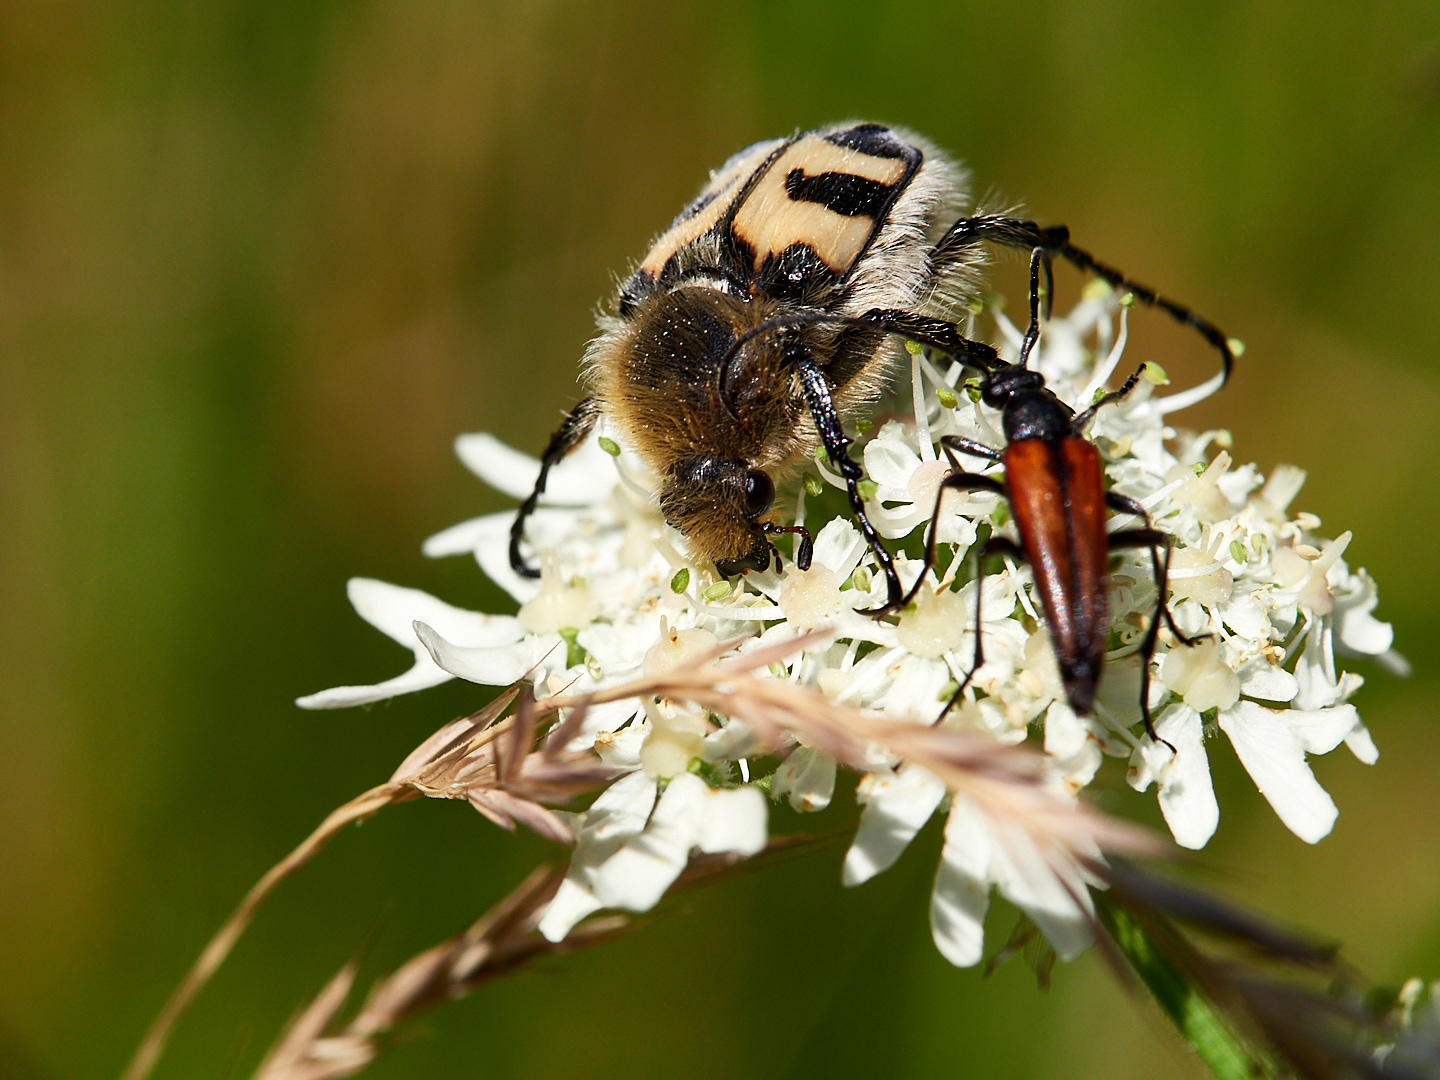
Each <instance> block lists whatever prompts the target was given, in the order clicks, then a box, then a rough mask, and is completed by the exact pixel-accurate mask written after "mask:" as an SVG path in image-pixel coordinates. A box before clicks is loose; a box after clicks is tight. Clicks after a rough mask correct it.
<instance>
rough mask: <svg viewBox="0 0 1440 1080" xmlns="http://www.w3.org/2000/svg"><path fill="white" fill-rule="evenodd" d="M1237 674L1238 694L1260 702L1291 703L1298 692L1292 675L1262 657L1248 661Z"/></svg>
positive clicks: (1297, 686)
mask: <svg viewBox="0 0 1440 1080" xmlns="http://www.w3.org/2000/svg"><path fill="white" fill-rule="evenodd" d="M1237 674H1238V675H1239V676H1240V692H1241V693H1242V694H1244V695H1245V696H1246V697H1252V698H1259V699H1260V700H1261V701H1293V700H1294V699H1295V695H1296V694H1297V693H1298V692H1299V690H1300V684H1299V683H1298V682H1297V681H1296V680H1295V676H1294V675H1291V674H1290V672H1288V671H1286V670H1285V669H1284V668H1282V667H1277V666H1276V665H1275V664H1272V663H1270V661H1269V660H1267V659H1265V658H1264V657H1263V656H1262V657H1258V658H1257V659H1255V660H1252V661H1250V663H1248V664H1246V665H1245V666H1244V667H1242V668H1241V669H1240V670H1239V672H1237Z"/></svg>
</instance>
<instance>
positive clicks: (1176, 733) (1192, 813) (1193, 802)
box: [1127, 703, 1220, 851]
mask: <svg viewBox="0 0 1440 1080" xmlns="http://www.w3.org/2000/svg"><path fill="white" fill-rule="evenodd" d="M1155 734H1157V735H1158V736H1160V738H1161V739H1163V740H1164V742H1168V743H1170V745H1171V746H1174V747H1175V752H1174V753H1173V754H1172V753H1171V752H1170V747H1168V746H1166V745H1165V744H1164V742H1155V741H1152V740H1150V739H1146V740H1144V741H1143V742H1142V743H1140V745H1139V746H1137V747H1136V748H1135V752H1134V753H1133V754H1132V755H1131V758H1130V774H1129V776H1128V778H1127V779H1128V780H1129V782H1130V786H1131V787H1133V788H1134V789H1135V790H1136V791H1144V790H1145V789H1146V788H1147V787H1149V786H1150V783H1151V781H1158V783H1159V786H1160V812H1161V813H1162V814H1164V815H1165V824H1166V825H1168V826H1170V832H1171V834H1172V835H1173V836H1174V837H1175V842H1176V843H1177V844H1179V845H1180V846H1181V847H1185V848H1190V849H1191V850H1192V851H1198V850H1199V849H1200V848H1202V847H1204V846H1205V845H1206V843H1208V842H1209V840H1210V837H1212V836H1214V835H1215V829H1216V827H1217V826H1218V825H1219V824H1220V804H1219V803H1217V802H1216V801H1215V787H1214V785H1213V784H1212V783H1211V780H1210V761H1209V758H1207V757H1206V755H1205V744H1204V730H1203V726H1202V724H1201V721H1200V714H1199V713H1198V712H1196V711H1195V710H1194V709H1193V708H1191V707H1190V706H1189V705H1186V704H1184V703H1180V704H1176V705H1171V706H1170V707H1168V708H1167V709H1166V710H1165V711H1164V712H1163V713H1161V714H1160V718H1159V719H1158V720H1157V721H1156V723H1155Z"/></svg>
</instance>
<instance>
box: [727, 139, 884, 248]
mask: <svg viewBox="0 0 1440 1080" xmlns="http://www.w3.org/2000/svg"><path fill="white" fill-rule="evenodd" d="M908 168H909V164H908V163H907V162H906V161H905V160H904V159H903V158H882V157H874V156H872V155H870V154H864V153H861V152H860V151H858V150H850V149H846V148H845V147H843V146H836V145H835V144H834V143H832V142H829V141H828V140H826V139H822V138H820V137H819V136H817V135H806V136H804V137H803V138H801V139H798V140H796V141H795V142H794V143H793V144H791V145H790V146H788V147H786V149H785V151H784V153H782V154H781V155H780V156H779V157H778V158H776V160H775V161H774V163H773V164H771V165H770V167H769V168H768V169H766V170H765V175H764V176H762V177H761V178H760V179H759V180H758V181H756V183H755V186H754V187H753V188H751V189H750V193H749V194H748V195H746V196H745V201H744V202H743V203H741V204H740V208H739V209H738V210H737V211H736V212H735V223H734V231H735V235H736V236H737V237H739V238H740V239H741V240H743V241H745V242H746V243H747V244H749V245H750V246H751V247H752V248H753V249H754V251H755V269H756V270H757V271H758V270H759V269H760V267H761V266H762V265H763V264H764V262H765V260H766V259H767V258H768V257H769V256H771V255H778V254H779V253H780V252H782V251H784V250H785V249H786V248H788V247H790V246H791V245H792V244H804V245H806V246H807V247H809V248H810V249H811V250H812V251H814V252H815V254H816V256H817V257H818V258H819V259H820V260H821V261H822V262H823V263H824V264H825V265H826V266H828V267H829V268H830V269H831V271H833V272H834V273H835V274H836V275H837V276H841V275H844V274H845V273H846V272H847V271H848V270H849V269H850V267H851V266H853V265H854V264H855V260H856V259H858V258H859V257H860V254H861V252H863V251H864V250H865V245H866V244H867V243H869V241H870V236H871V234H872V233H874V231H875V225H876V222H875V219H874V218H873V217H870V216H868V215H865V214H856V215H854V216H848V215H846V214H837V213H835V211H833V210H828V209H826V208H825V207H824V206H822V205H821V204H819V203H813V202H800V201H797V200H795V199H792V198H791V197H790V194H789V192H787V191H786V190H785V178H786V177H787V176H788V175H789V174H790V172H791V171H793V170H795V169H799V170H800V171H801V172H802V173H804V174H805V175H806V176H819V175H820V174H822V173H827V172H836V173H849V174H850V175H852V176H859V177H863V178H864V179H866V180H873V181H875V182H876V183H880V184H886V185H894V184H898V183H899V182H900V181H901V180H903V179H904V177H905V172H906V170H907V169H908Z"/></svg>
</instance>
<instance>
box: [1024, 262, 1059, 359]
mask: <svg viewBox="0 0 1440 1080" xmlns="http://www.w3.org/2000/svg"><path fill="white" fill-rule="evenodd" d="M1041 264H1044V267H1045V280H1046V283H1047V286H1046V302H1045V317H1046V318H1047V319H1048V318H1049V317H1050V301H1049V296H1050V294H1051V293H1053V292H1054V291H1055V288H1054V285H1053V284H1050V281H1051V273H1050V262H1049V260H1048V259H1047V258H1046V257H1045V249H1044V248H1043V247H1037V248H1034V249H1033V250H1032V251H1031V252H1030V325H1029V326H1027V327H1026V328H1025V340H1024V341H1022V342H1021V343H1020V360H1019V364H1020V366H1021V367H1029V366H1030V353H1031V351H1032V350H1033V349H1034V348H1035V343H1036V342H1037V341H1039V340H1040V267H1041Z"/></svg>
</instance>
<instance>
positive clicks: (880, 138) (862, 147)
mask: <svg viewBox="0 0 1440 1080" xmlns="http://www.w3.org/2000/svg"><path fill="white" fill-rule="evenodd" d="M825 140H826V142H832V143H834V144H835V145H836V146H843V147H845V149H847V150H858V151H859V152H860V153H862V154H869V155H870V156H871V157H878V158H913V159H914V162H915V164H919V160H920V151H919V150H917V149H916V148H915V147H913V146H910V145H908V144H906V143H903V142H901V141H900V140H899V139H897V138H896V137H895V133H894V132H893V131H891V130H890V129H889V128H887V127H883V126H881V125H880V124H857V125H856V126H855V127H853V128H846V129H845V130H844V131H832V132H830V133H829V134H827V135H826V136H825Z"/></svg>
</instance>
